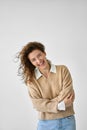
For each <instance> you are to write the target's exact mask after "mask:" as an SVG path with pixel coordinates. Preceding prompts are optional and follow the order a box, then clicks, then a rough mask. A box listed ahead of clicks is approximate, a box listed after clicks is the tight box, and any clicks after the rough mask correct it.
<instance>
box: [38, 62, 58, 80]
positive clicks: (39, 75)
mask: <svg viewBox="0 0 87 130" xmlns="http://www.w3.org/2000/svg"><path fill="white" fill-rule="evenodd" d="M50 65H51V68H50V72H53V73H56V66H55V65H54V64H50ZM42 75H43V74H41V72H40V71H39V69H38V68H35V77H36V79H39V78H40V77H41V76H42Z"/></svg>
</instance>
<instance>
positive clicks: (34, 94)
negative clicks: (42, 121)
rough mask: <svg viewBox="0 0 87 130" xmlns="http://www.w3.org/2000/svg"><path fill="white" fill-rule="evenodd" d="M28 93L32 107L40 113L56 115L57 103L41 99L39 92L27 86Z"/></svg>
mask: <svg viewBox="0 0 87 130" xmlns="http://www.w3.org/2000/svg"><path fill="white" fill-rule="evenodd" d="M28 93H29V96H30V98H31V100H32V103H33V107H34V108H35V109H36V110H37V111H40V112H51V113H58V108H57V107H58V101H57V100H56V99H55V100H50V99H44V98H41V96H40V92H39V90H38V89H37V88H35V87H34V86H33V85H29V86H28Z"/></svg>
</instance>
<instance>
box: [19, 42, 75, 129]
mask: <svg viewBox="0 0 87 130" xmlns="http://www.w3.org/2000/svg"><path fill="white" fill-rule="evenodd" d="M19 59H20V61H21V62H20V66H19V70H22V72H21V73H20V71H18V72H19V74H20V75H21V76H22V78H23V80H24V82H25V84H26V85H27V88H28V92H29V96H30V98H31V100H32V103H33V106H34V108H35V109H36V110H37V111H38V119H39V120H38V125H37V130H76V124H75V116H74V114H75V112H74V109H73V102H74V99H75V94H74V90H73V83H72V78H71V74H70V72H69V69H68V68H67V67H66V66H65V65H54V64H52V63H51V62H50V61H49V60H48V59H47V58H46V52H45V46H44V45H43V44H42V43H39V42H29V43H28V44H26V45H25V46H24V47H23V48H22V50H21V51H20V52H19Z"/></svg>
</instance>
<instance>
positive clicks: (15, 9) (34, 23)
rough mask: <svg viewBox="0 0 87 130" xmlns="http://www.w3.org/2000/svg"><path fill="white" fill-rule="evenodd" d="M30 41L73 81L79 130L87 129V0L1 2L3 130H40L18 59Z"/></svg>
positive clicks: (0, 127)
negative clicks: (39, 44) (42, 47)
mask: <svg viewBox="0 0 87 130" xmlns="http://www.w3.org/2000/svg"><path fill="white" fill-rule="evenodd" d="M30 41H39V42H42V43H43V44H44V45H45V46H46V52H47V58H48V59H50V60H51V61H52V63H54V64H64V65H66V66H67V67H68V68H69V70H70V72H71V75H72V78H73V87H74V90H75V95H76V97H75V103H74V109H75V113H76V114H75V116H76V126H77V130H86V129H87V123H86V119H87V101H86V100H87V99H86V98H87V1H86V0H78V1H77V0H3V1H1V0H0V130H36V127H37V122H38V115H37V111H36V110H35V109H33V106H32V102H31V100H30V98H29V96H28V92H27V87H26V86H25V84H24V83H23V81H22V80H21V78H20V77H19V76H17V69H18V62H17V63H15V62H14V57H15V54H16V53H17V52H19V51H20V50H21V48H22V47H23V46H24V45H25V44H26V43H28V42H30Z"/></svg>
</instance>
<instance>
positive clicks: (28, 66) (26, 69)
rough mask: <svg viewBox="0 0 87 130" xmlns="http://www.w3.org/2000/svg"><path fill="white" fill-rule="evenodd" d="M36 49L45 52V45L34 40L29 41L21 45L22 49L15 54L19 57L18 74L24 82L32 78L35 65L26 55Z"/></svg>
mask: <svg viewBox="0 0 87 130" xmlns="http://www.w3.org/2000/svg"><path fill="white" fill-rule="evenodd" d="M36 49H38V50H40V51H42V52H45V46H44V45H43V44H42V43H40V42H36V41H34V42H29V43H27V44H26V45H25V46H23V48H22V50H21V51H20V52H19V53H18V56H17V58H18V59H20V64H19V68H18V75H20V76H21V77H22V79H23V80H24V82H25V83H26V84H27V82H28V81H32V80H33V77H34V69H35V66H34V65H33V64H32V63H31V62H30V60H29V58H28V55H29V53H31V52H32V51H33V50H36Z"/></svg>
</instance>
